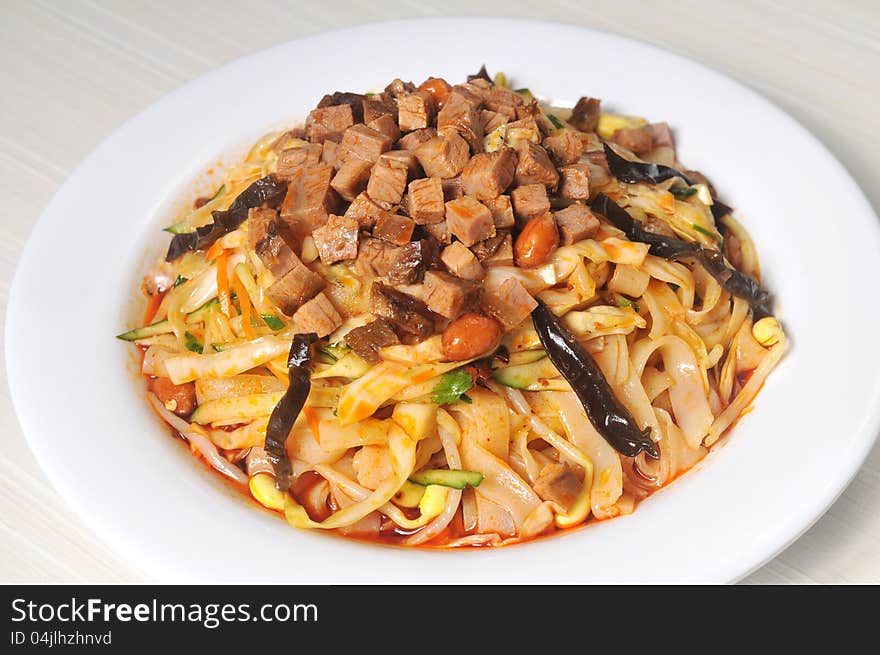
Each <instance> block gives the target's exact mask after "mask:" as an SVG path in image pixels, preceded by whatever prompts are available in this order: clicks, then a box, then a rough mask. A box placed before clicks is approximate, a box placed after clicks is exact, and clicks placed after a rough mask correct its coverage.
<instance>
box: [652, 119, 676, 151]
mask: <svg viewBox="0 0 880 655" xmlns="http://www.w3.org/2000/svg"><path fill="white" fill-rule="evenodd" d="M650 127H651V139H652V141H653V145H654V147H655V148H664V147H665V148H672V149H673V150H675V139H673V138H672V130H670V129H669V123H651V125H650Z"/></svg>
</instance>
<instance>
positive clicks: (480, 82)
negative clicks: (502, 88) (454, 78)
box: [451, 78, 492, 106]
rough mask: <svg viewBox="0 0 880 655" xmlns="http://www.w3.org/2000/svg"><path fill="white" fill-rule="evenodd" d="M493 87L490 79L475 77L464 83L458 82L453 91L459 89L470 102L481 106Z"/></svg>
mask: <svg viewBox="0 0 880 655" xmlns="http://www.w3.org/2000/svg"><path fill="white" fill-rule="evenodd" d="M491 89H492V83H491V82H490V81H489V80H484V79H480V78H473V79H470V80H468V81H467V82H464V83H462V84H456V85H455V86H454V87H452V89H451V91H457V92H459V93H461V94H462V95H464V96H465V97H466V98H467V100H468V102H470V103H471V104H474V105H475V106H479V105H481V104H483V100H484V99H485V97H486V96H487V95H489V91H490V90H491Z"/></svg>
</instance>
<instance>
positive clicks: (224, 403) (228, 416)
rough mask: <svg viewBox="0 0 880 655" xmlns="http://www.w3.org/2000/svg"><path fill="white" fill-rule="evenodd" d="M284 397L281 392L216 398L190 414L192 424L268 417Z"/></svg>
mask: <svg viewBox="0 0 880 655" xmlns="http://www.w3.org/2000/svg"><path fill="white" fill-rule="evenodd" d="M283 395H284V392H283V391H276V392H271V393H255V394H250V395H248V396H232V397H229V398H218V399H217V400H209V401H208V402H206V403H202V404H201V405H199V406H198V407H197V408H196V411H194V412H193V413H192V416H191V417H190V420H191V421H192V422H193V423H199V424H201V425H207V424H208V423H214V422H217V421H237V420H241V421H242V422H244V421H249V420H252V419H255V418H262V417H264V416H269V415H270V414H271V413H272V410H273V409H275V405H277V404H278V401H279V400H281V396H283Z"/></svg>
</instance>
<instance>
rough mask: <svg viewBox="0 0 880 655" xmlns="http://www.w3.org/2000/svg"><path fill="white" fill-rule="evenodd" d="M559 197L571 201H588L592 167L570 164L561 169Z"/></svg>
mask: <svg viewBox="0 0 880 655" xmlns="http://www.w3.org/2000/svg"><path fill="white" fill-rule="evenodd" d="M559 180H560V182H559V195H560V196H562V197H563V198H568V199H570V200H587V199H588V198H589V197H590V165H589V164H587V163H577V164H569V165H568V166H562V167H561V168H560V169H559Z"/></svg>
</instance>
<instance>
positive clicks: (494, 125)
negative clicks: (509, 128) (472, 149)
mask: <svg viewBox="0 0 880 655" xmlns="http://www.w3.org/2000/svg"><path fill="white" fill-rule="evenodd" d="M480 122H481V123H482V124H483V134H489V133H490V132H492V130H496V129H498V128H499V127H501V126H502V125H507V123H508V117H507V116H505V115H504V114H500V113H498V112H497V111H492V110H490V109H483V110H481V111H480Z"/></svg>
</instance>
